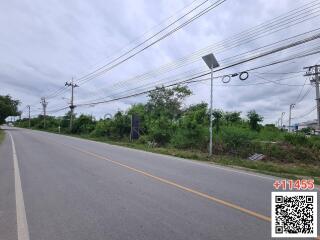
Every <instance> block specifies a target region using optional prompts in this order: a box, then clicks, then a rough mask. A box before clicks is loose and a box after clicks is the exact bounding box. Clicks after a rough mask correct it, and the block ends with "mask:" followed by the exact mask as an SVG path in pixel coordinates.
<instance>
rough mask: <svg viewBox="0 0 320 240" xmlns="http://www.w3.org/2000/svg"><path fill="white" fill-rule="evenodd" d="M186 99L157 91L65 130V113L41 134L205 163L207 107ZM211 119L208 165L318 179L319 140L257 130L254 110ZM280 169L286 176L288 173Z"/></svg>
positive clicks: (180, 92)
mask: <svg viewBox="0 0 320 240" xmlns="http://www.w3.org/2000/svg"><path fill="white" fill-rule="evenodd" d="M191 94H192V92H191V91H190V90H189V89H188V88H187V87H182V86H177V87H174V88H170V89H168V88H164V87H158V88H157V89H155V90H154V91H152V92H150V93H149V95H148V101H147V102H146V103H145V104H142V103H140V104H135V105H132V106H131V107H130V108H129V109H128V110H127V111H118V112H116V113H115V114H114V116H113V117H112V118H108V119H99V120H96V119H95V118H94V117H92V116H90V115H84V114H82V115H80V116H75V115H74V116H73V119H74V123H73V127H72V129H70V128H69V119H70V114H71V113H70V112H68V113H67V114H66V115H65V116H62V117H54V116H47V117H46V129H45V130H47V131H52V132H58V131H60V132H61V133H64V134H73V135H76V136H82V137H86V138H91V139H95V140H100V141H107V142H113V143H117V144H119V143H124V144H126V145H130V146H131V147H136V148H137V147H138V148H143V149H148V150H150V149H156V150H155V151H157V152H164V153H166V151H167V154H171V155H174V154H173V152H180V153H181V152H184V153H185V154H182V155H183V157H186V156H185V155H187V157H189V158H193V159H200V160H206V159H207V160H208V158H207V155H206V154H207V152H208V142H209V131H208V125H209V111H208V106H207V104H206V103H199V104H194V105H191V106H188V107H185V106H184V100H185V99H186V98H187V97H188V96H190V95H191ZM132 115H136V116H138V117H139V118H140V134H141V136H140V138H139V139H138V140H135V141H134V142H130V141H129V139H130V131H131V116H132ZM212 117H213V126H214V129H213V131H214V134H213V136H214V139H213V142H214V144H213V153H214V155H215V158H214V159H213V160H214V161H216V162H218V163H221V164H227V165H238V166H244V167H249V168H251V169H258V170H259V169H260V168H261V169H260V170H261V171H262V168H264V169H265V171H269V170H270V171H271V172H279V173H288V174H290V171H291V170H292V169H295V170H294V171H293V172H291V174H293V173H294V174H298V175H299V174H301V175H307V174H309V175H310V174H311V175H310V176H320V174H319V173H320V138H319V137H317V136H309V135H306V134H305V132H300V133H288V132H286V131H284V130H281V129H278V128H277V127H275V126H274V125H272V124H269V125H262V124H261V122H262V121H263V117H262V116H261V115H259V114H258V113H257V112H256V111H254V110H251V111H249V112H248V113H246V117H242V116H241V112H225V111H222V110H220V109H215V110H214V111H213V114H212ZM16 125H17V126H20V127H28V125H29V123H28V119H22V120H20V121H17V122H16ZM43 127H44V126H43V116H42V115H39V116H38V117H36V118H32V119H31V128H33V129H40V130H41V129H43ZM166 149H167V150H166ZM169 150H170V151H169ZM151 151H152V150H151ZM189 153H194V155H192V154H190V155H189ZM254 153H261V154H263V155H265V158H264V159H263V160H262V161H260V162H259V163H257V162H252V161H251V160H247V158H248V157H249V156H251V155H252V154H254ZM198 155H199V156H200V157H197V156H198ZM228 159H229V160H228ZM211 160H212V159H211ZM240 162H241V163H240ZM284 164H285V165H284ZM285 166H287V167H289V168H290V169H291V170H290V171H289V172H288V170H287V169H286V167H285ZM297 169H298V170H297ZM303 169H308V171H303Z"/></svg>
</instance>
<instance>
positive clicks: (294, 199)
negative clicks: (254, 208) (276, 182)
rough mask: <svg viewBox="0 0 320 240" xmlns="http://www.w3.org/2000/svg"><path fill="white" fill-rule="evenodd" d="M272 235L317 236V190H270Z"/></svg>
mask: <svg viewBox="0 0 320 240" xmlns="http://www.w3.org/2000/svg"><path fill="white" fill-rule="evenodd" d="M271 205H272V206H271V218H272V222H271V231H272V233H271V236H272V237H286V238H288V237H299V238H302V237H317V192H272V200H271Z"/></svg>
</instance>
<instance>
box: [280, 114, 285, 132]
mask: <svg viewBox="0 0 320 240" xmlns="http://www.w3.org/2000/svg"><path fill="white" fill-rule="evenodd" d="M285 114H286V113H285V112H282V113H281V126H280V128H281V129H282V128H283V116H284V115H285Z"/></svg>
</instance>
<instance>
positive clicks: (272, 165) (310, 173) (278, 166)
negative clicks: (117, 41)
mask: <svg viewBox="0 0 320 240" xmlns="http://www.w3.org/2000/svg"><path fill="white" fill-rule="evenodd" d="M68 135H70V134H68ZM71 136H74V137H80V138H84V139H90V140H93V141H99V142H105V143H109V144H113V145H118V146H123V147H129V148H134V149H139V150H143V151H148V152H154V153H160V154H165V155H170V156H175V157H181V158H185V159H192V160H198V161H205V162H208V163H212V164H218V165H223V166H229V167H233V168H240V169H244V170H251V171H254V172H257V173H263V174H267V175H272V176H276V177H280V178H286V179H309V178H312V179H314V181H315V183H316V184H317V185H319V184H320V165H318V166H315V165H312V166H311V165H307V164H302V163H294V164H293V163H281V162H271V161H251V160H247V159H243V158H239V157H233V156H228V155H215V156H212V157H211V158H209V157H208V154H207V153H205V152H202V151H199V150H182V149H176V148H172V147H154V148H152V147H148V146H146V145H145V144H140V143H133V142H128V141H114V140H109V139H106V138H101V137H100V138H98V137H89V136H87V135H74V134H73V135H71Z"/></svg>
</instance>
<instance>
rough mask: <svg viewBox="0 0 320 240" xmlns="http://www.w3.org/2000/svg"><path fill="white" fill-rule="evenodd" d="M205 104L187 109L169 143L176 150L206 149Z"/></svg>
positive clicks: (206, 123)
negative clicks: (176, 148)
mask: <svg viewBox="0 0 320 240" xmlns="http://www.w3.org/2000/svg"><path fill="white" fill-rule="evenodd" d="M207 125H208V115H207V104H206V103H200V104H196V105H192V106H190V107H189V108H187V109H186V110H185V111H184V113H183V115H182V117H181V118H180V120H179V122H178V126H177V129H176V131H175V134H174V135H173V137H172V140H171V143H172V144H173V146H175V147H178V148H197V147H198V148H206V145H207V142H208V128H207Z"/></svg>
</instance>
